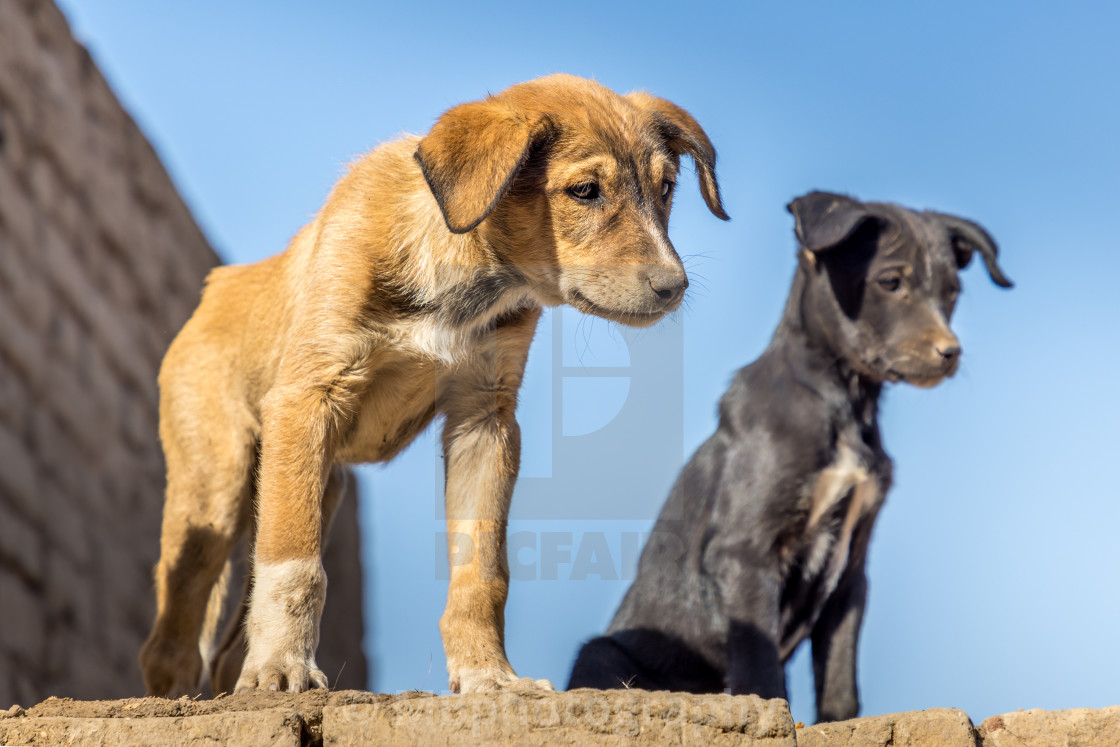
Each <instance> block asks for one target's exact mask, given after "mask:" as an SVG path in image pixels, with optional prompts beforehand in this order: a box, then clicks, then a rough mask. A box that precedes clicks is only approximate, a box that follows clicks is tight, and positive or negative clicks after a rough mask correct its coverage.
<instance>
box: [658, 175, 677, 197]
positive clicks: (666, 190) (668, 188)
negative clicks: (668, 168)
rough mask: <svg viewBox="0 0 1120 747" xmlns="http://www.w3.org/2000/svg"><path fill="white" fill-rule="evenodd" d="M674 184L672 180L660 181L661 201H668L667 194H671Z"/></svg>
mask: <svg viewBox="0 0 1120 747" xmlns="http://www.w3.org/2000/svg"><path fill="white" fill-rule="evenodd" d="M675 186H676V185H675V184H673V182H671V181H669V180H668V179H666V180H665V181H663V182H661V200H662V201H663V202H668V201H669V195H671V194H673V187H675Z"/></svg>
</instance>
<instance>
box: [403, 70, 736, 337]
mask: <svg viewBox="0 0 1120 747" xmlns="http://www.w3.org/2000/svg"><path fill="white" fill-rule="evenodd" d="M682 155H688V156H690V157H692V159H693V161H695V163H696V171H697V173H698V175H699V178H700V190H701V192H702V194H703V196H704V200H705V201H706V202H707V204H708V207H709V208H710V209H711V211H712V212H713V213H715V214H716V215H717V216H719V217H720V218H723V219H725V220H726V219H727V215H726V214H725V213H724V212H723V207H722V205H721V203H720V197H719V186H718V184H717V183H716V178H715V159H716V154H715V149H714V148H713V147H712V144H711V142H710V141H709V140H708V137H707V135H705V134H704V131H703V130H702V129H701V128H700V125H698V124H697V123H696V120H694V119H693V118H692V117H691V116H690V115H689V114H688V113H687V112H685V111H684V110H683V109H681V108H679V107H677V106H675V105H674V104H671V103H670V102H668V101H665V100H663V99H659V98H656V97H654V96H650V95H648V94H645V93H632V94H630V95H628V96H619V95H618V94H615V93H614V92H612V91H610V90H609V89H607V88H604V87H603V86H601V85H599V84H598V83H595V82H593V81H589V80H584V79H582V78H577V77H573V76H570V75H553V76H549V77H547V78H541V79H538V80H534V81H530V82H528V83H522V84H520V85H516V86H513V87H511V88H509V89H507V90H506V91H503V92H502V93H500V94H498V95H496V96H490V97H489V98H487V99H485V100H483V101H477V102H474V103H470V104H462V105H460V106H457V107H455V108H453V109H451V110H449V111H447V112H446V113H444V114H443V116H441V117H440V119H439V121H437V122H436V124H435V126H434V127H433V128H432V130H431V132H430V133H429V134H428V135H427V136H426V137H424V138H423V139H422V140H421V141H420V146H419V148H418V149H417V151H416V160H417V161H418V162H419V164H420V168H421V170H422V171H423V173H424V178H425V179H426V180H427V182H428V185H429V187H431V190H432V194H433V195H434V196H435V199H436V201H437V202H438V203H439V206H440V209H441V211H442V212H443V216H444V219H445V220H446V221H447V227H448V228H449V229H450V230H451V231H452V232H454V233H465V232H468V231H472V230H477V231H479V232H480V234H481V235H482V237H483V238H484V239H485V240H486V241H487V242H488V243H489V245H490V246H492V247H493V249H494V251H495V252H496V253H497V256H498V258H499V259H500V260H501V261H502V262H506V263H509V264H512V265H515V266H516V267H517V270H518V272H519V273H520V274H521V275H523V276H524V277H525V279H526V281H527V282H528V283H529V285H530V287H531V288H532V289H533V293H534V294H535V296H536V298H537V299H538V300H539V301H540V302H541V303H544V304H549V305H552V304H559V303H570V304H572V305H573V306H575V307H576V308H578V309H580V310H581V311H585V312H588V313H592V314H595V315H597V316H601V317H604V318H607V319H612V320H614V321H618V322H622V323H624V324H629V325H633V326H645V325H648V324H652V323H653V322H655V321H657V320H658V319H660V318H661V317H662V316H663V315H665V314H666V313H668V312H671V311H674V310H676V309H677V308H678V307H679V306H680V304H681V301H682V299H683V298H684V292H685V289H686V288H687V287H688V278H687V276H686V275H685V271H684V267H683V266H682V265H681V260H680V257H678V256H677V253H676V251H675V250H674V249H673V245H672V243H670V241H669V237H668V233H667V228H668V223H669V211H670V209H671V207H672V199H673V191H674V186H675V184H676V181H677V174H678V172H679V170H680V157H681V156H682Z"/></svg>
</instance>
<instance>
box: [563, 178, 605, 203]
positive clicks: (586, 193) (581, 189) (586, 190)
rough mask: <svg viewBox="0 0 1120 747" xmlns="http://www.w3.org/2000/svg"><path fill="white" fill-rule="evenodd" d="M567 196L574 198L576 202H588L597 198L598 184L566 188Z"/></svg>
mask: <svg viewBox="0 0 1120 747" xmlns="http://www.w3.org/2000/svg"><path fill="white" fill-rule="evenodd" d="M568 194H570V195H571V196H572V197H575V198H576V199H577V200H585V201H587V202H590V201H591V200H596V199H598V198H599V184H598V182H584V183H583V184H576V185H574V186H571V187H568Z"/></svg>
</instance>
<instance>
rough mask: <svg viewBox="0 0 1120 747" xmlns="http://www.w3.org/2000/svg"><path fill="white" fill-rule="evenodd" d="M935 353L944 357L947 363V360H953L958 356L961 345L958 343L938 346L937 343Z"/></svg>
mask: <svg viewBox="0 0 1120 747" xmlns="http://www.w3.org/2000/svg"><path fill="white" fill-rule="evenodd" d="M937 353H938V355H940V356H941V357H942V358H944V359H945V361H946V362H947V363H949V362H952V361H955V360H956V359H957V358H958V357H959V356H960V354H961V346H960V345H945V346H940V345H939V346H938V347H937Z"/></svg>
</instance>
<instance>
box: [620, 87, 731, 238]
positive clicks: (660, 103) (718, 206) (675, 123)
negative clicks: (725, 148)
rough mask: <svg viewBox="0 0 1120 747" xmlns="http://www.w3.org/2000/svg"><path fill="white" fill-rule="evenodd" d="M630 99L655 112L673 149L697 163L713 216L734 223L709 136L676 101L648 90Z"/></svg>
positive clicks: (714, 150) (701, 185) (701, 190)
mask: <svg viewBox="0 0 1120 747" xmlns="http://www.w3.org/2000/svg"><path fill="white" fill-rule="evenodd" d="M626 98H628V99H630V101H632V102H634V103H635V104H637V105H638V106H640V107H641V108H642V109H645V110H646V111H648V112H651V113H652V114H653V117H654V121H655V122H656V123H657V127H658V129H659V130H660V131H661V135H662V137H664V138H665V142H666V144H667V145H668V146H669V149H670V150H672V151H673V152H674V153H676V154H677V155H678V156H680V155H685V154H687V155H689V156H691V157H692V160H693V162H694V163H695V164H696V174H697V176H698V177H699V178H700V194H701V195H703V197H704V202H705V203H706V204H707V205H708V209H709V210H711V211H712V214H713V215H715V216H716V217H717V218H719V219H721V220H731V216H729V215H728V214H727V213H726V212H725V211H724V209H723V202H722V201H721V199H720V196H719V182H717V181H716V149H715V146H714V145H712V141H711V140H709V139H708V134H707V133H706V132H704V128H702V127H701V126H700V123H699V122H697V121H696V119H695V118H694V117H693V116H692V115H691V114H689V113H688V112H686V111H685V110H684V109H682V108H680V107H679V106H677V105H676V104H674V103H673V102H672V101H668V100H666V99H662V98H658V97H657V96H653V95H651V94H648V93H646V92H645V91H634V92H633V93H628V94H626Z"/></svg>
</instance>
